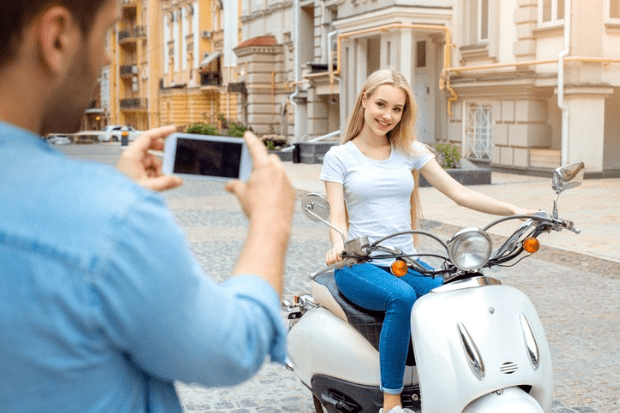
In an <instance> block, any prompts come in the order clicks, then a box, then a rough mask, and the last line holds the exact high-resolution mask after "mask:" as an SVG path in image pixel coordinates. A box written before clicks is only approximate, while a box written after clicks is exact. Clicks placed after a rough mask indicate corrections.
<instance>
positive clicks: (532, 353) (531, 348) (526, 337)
mask: <svg viewBox="0 0 620 413" xmlns="http://www.w3.org/2000/svg"><path fill="white" fill-rule="evenodd" d="M519 320H520V321H521V332H522V333H523V341H524V343H525V348H526V349H527V355H528V358H529V360H530V363H532V367H534V370H536V369H538V366H539V365H540V351H539V349H538V343H536V339H535V338H534V332H533V331H532V327H530V323H528V321H527V318H526V317H525V314H523V313H521V314H519Z"/></svg>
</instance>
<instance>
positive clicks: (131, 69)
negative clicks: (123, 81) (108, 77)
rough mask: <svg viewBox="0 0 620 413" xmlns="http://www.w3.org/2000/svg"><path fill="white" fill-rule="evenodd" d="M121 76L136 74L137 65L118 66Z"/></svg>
mask: <svg viewBox="0 0 620 413" xmlns="http://www.w3.org/2000/svg"><path fill="white" fill-rule="evenodd" d="M119 71H120V75H121V76H131V75H134V74H138V66H137V65H122V66H121V67H120V68H119Z"/></svg>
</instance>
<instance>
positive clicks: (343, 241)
mask: <svg viewBox="0 0 620 413" xmlns="http://www.w3.org/2000/svg"><path fill="white" fill-rule="evenodd" d="M306 212H307V213H309V214H311V215H312V216H314V217H316V218H317V219H318V220H320V221H321V222H323V223H325V224H327V225H329V227H330V228H331V229H333V230H334V231H336V232H337V233H338V234H340V237H341V238H342V244H343V245H344V244H346V243H347V240H346V239H345V237H344V234H343V233H342V231H340V230H339V229H338V228H336V227H335V226H333V225H332V224H330V223H329V222H327V221H325V220H324V219H323V218H321V217H320V216H318V215H317V214H315V213H314V212H312V209H311V208H310V207H309V206H307V207H306Z"/></svg>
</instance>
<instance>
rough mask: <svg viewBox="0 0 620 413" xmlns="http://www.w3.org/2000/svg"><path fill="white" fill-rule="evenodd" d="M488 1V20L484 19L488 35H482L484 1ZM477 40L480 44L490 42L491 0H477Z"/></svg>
mask: <svg viewBox="0 0 620 413" xmlns="http://www.w3.org/2000/svg"><path fill="white" fill-rule="evenodd" d="M483 2H485V3H486V15H487V16H486V20H485V21H484V25H485V26H486V37H482V32H483V30H482V26H483V20H482V3H483ZM476 13H477V19H476V41H477V42H478V44H488V43H489V32H490V29H491V0H476Z"/></svg>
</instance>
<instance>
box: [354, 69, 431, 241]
mask: <svg viewBox="0 0 620 413" xmlns="http://www.w3.org/2000/svg"><path fill="white" fill-rule="evenodd" d="M383 85H392V86H395V87H397V88H400V89H401V90H402V91H403V92H405V106H404V108H403V114H402V117H401V119H400V122H398V124H397V125H396V127H395V128H394V129H392V130H391V131H389V132H388V133H387V135H386V136H387V138H388V141H389V142H390V144H391V145H392V146H394V147H395V148H397V149H398V150H400V151H401V152H404V153H406V154H408V155H414V154H415V151H414V148H413V143H414V142H415V140H416V138H415V127H414V125H415V119H416V115H417V104H416V101H415V97H414V96H413V92H412V91H411V86H409V82H407V79H405V77H404V76H403V75H402V74H401V73H399V72H397V71H395V70H392V69H382V70H377V71H376V72H373V73H372V74H371V75H370V76H368V78H367V79H366V82H365V83H364V86H363V87H362V90H361V91H360V93H359V95H358V96H357V99H356V100H355V105H354V107H353V111H352V112H351V116H350V118H349V122H348V124H347V130H346V132H345V134H344V136H343V137H342V144H345V143H347V142H349V141H351V140H353V139H355V138H356V137H357V136H358V135H359V134H360V132H361V131H362V128H363V127H364V111H365V109H364V106H363V105H362V99H363V96H364V94H366V98H370V96H372V94H373V93H375V91H376V90H377V88H379V86H383ZM413 180H414V187H413V192H412V193H411V228H412V229H416V227H417V223H418V218H421V217H422V205H421V204H420V196H419V193H418V183H419V180H420V178H419V172H418V171H417V170H414V171H413ZM414 240H415V243H416V244H417V237H414Z"/></svg>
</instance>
